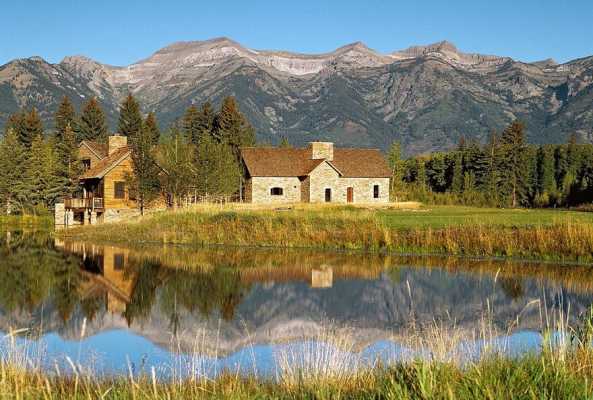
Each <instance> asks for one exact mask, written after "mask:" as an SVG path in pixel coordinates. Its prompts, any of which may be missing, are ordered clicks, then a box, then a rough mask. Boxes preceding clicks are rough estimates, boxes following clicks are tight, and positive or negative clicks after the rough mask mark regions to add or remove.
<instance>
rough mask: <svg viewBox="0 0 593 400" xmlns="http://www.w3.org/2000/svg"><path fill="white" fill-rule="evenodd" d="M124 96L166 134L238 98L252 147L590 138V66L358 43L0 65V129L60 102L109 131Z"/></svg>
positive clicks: (411, 147)
mask: <svg viewBox="0 0 593 400" xmlns="http://www.w3.org/2000/svg"><path fill="white" fill-rule="evenodd" d="M128 91H129V92H131V93H133V94H134V95H135V96H136V97H137V98H138V99H139V101H140V102H141V103H142V105H143V107H144V111H155V112H156V113H157V117H158V118H159V120H160V121H161V124H162V125H163V126H167V125H168V124H169V123H171V122H173V121H175V120H176V119H178V118H179V117H180V116H181V115H182V114H183V111H184V110H185V109H186V108H187V107H188V106H189V105H191V104H199V103H202V102H204V101H207V100H208V101H211V102H213V103H215V104H219V103H220V101H221V100H222V98H223V97H224V96H227V95H234V96H235V97H237V100H238V102H239V105H240V107H241V110H242V111H243V112H244V113H245V114H246V115H247V117H248V118H249V119H250V120H251V121H252V123H253V124H254V126H255V127H256V130H257V133H258V138H259V140H260V141H269V142H272V143H277V142H279V141H280V140H281V138H283V137H287V138H288V139H289V141H290V142H291V143H293V144H296V145H299V144H303V143H305V142H307V141H309V140H314V139H320V140H333V141H335V142H336V143H337V144H338V145H343V146H363V147H380V148H382V149H386V148H387V147H388V146H389V144H390V143H391V142H392V141H393V140H399V141H401V142H402V144H403V145H404V148H405V151H406V153H408V154H412V153H422V152H427V151H434V150H443V149H449V148H451V147H453V146H454V145H455V144H456V143H457V142H458V140H459V138H460V137H462V136H464V137H466V138H468V139H475V140H477V141H481V142H484V141H485V139H486V137H487V135H488V134H489V132H490V131H491V130H493V129H495V130H500V129H502V128H503V127H504V126H505V125H506V124H508V123H509V122H511V121H512V120H513V119H516V118H519V119H521V120H523V121H525V122H526V125H527V133H528V135H527V136H528V139H529V140H530V141H531V142H534V143H548V142H554V143H555V142H562V141H565V140H566V139H567V138H568V136H570V134H572V133H576V134H577V135H578V136H579V138H580V140H581V141H582V142H591V141H592V140H593V109H592V108H593V107H591V104H592V101H593V57H584V58H581V59H577V60H571V61H568V62H566V63H561V64H557V63H556V62H555V61H553V60H550V59H547V60H542V61H536V62H531V63H527V62H521V61H517V60H513V59H512V58H510V57H504V56H495V55H483V54H475V53H464V52H462V51H460V50H459V49H458V48H457V47H456V46H455V45H454V44H453V43H451V42H448V41H440V42H437V43H433V44H429V45H425V46H412V47H409V48H407V49H403V50H397V51H394V52H391V53H388V54H382V53H379V52H377V51H375V50H373V49H371V48H369V47H368V46H366V45H365V44H364V43H362V42H354V43H350V44H347V45H345V46H342V47H339V48H337V49H335V50H333V51H331V52H326V53H320V54H301V53H294V52H288V51H282V50H259V49H257V50H256V49H250V48H247V47H244V46H242V45H241V44H240V43H238V42H236V41H234V40H232V39H229V38H226V37H219V38H213V39H209V40H205V41H184V42H175V43H172V44H170V45H168V46H165V47H163V48H161V49H159V50H157V51H156V52H154V53H153V54H151V55H150V56H148V57H146V58H144V59H142V60H139V61H137V62H134V63H132V64H130V65H127V66H111V65H107V64H102V63H100V62H98V61H96V60H94V59H92V58H90V57H87V56H83V55H75V56H67V57H64V58H63V59H62V61H60V62H59V63H57V64H51V63H48V62H47V61H45V60H43V59H42V58H40V57H38V56H34V57H30V58H25V59H15V60H12V61H10V62H9V63H7V64H4V65H2V66H0V126H2V125H3V123H4V122H5V121H6V119H7V117H8V115H9V114H10V113H12V112H15V111H17V110H18V109H19V108H30V107H37V108H38V110H39V111H40V114H41V115H42V117H43V119H44V121H45V122H46V125H47V126H48V127H50V126H51V117H52V113H53V112H54V111H55V109H56V108H57V105H58V104H59V101H60V100H61V97H63V96H64V95H67V96H69V97H71V98H72V99H73V101H74V103H75V105H76V106H77V107H80V105H81V103H82V102H84V101H86V100H87V99H88V98H89V97H92V96H95V97H97V98H98V100H99V101H100V103H101V104H102V106H103V107H104V108H105V110H106V114H107V116H108V120H109V123H110V125H111V126H112V127H114V124H115V120H116V116H117V107H118V103H119V101H121V99H122V97H123V96H125V95H126V94H127V93H128Z"/></svg>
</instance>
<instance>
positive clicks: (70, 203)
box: [64, 197, 104, 211]
mask: <svg viewBox="0 0 593 400" xmlns="http://www.w3.org/2000/svg"><path fill="white" fill-rule="evenodd" d="M64 207H65V208H66V210H91V211H95V210H97V211H102V210H103V208H104V202H103V198H102V197H87V198H67V199H64Z"/></svg>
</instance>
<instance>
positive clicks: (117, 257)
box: [113, 253, 125, 271]
mask: <svg viewBox="0 0 593 400" xmlns="http://www.w3.org/2000/svg"><path fill="white" fill-rule="evenodd" d="M124 263H125V261H124V255H123V254H119V253H118V254H114V255H113V269H115V270H117V271H120V270H122V269H124Z"/></svg>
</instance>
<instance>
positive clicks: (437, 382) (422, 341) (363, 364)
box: [0, 307, 593, 399]
mask: <svg viewBox="0 0 593 400" xmlns="http://www.w3.org/2000/svg"><path fill="white" fill-rule="evenodd" d="M562 309H563V307H559V310H562ZM540 311H541V313H542V332H543V337H542V340H543V341H542V345H541V348H540V351H539V352H532V353H526V354H523V355H521V356H518V357H514V356H508V355H505V351H506V349H505V348H504V347H496V346H493V345H491V344H492V343H497V340H496V339H497V338H498V337H499V336H500V335H504V334H505V333H509V332H504V331H502V332H501V331H499V330H497V329H496V328H495V327H494V325H493V323H492V322H491V321H490V320H489V319H488V312H486V313H485V315H484V318H483V323H482V324H481V325H479V326H477V327H476V329H475V330H474V331H472V332H463V331H461V330H459V329H457V328H456V327H455V326H452V327H448V326H446V324H441V323H439V322H436V321H435V323H434V324H431V325H429V326H425V327H414V328H413V329H414V332H415V333H414V332H412V333H411V334H410V335H409V340H408V341H407V342H406V346H407V347H408V348H409V349H410V351H409V353H408V354H407V356H406V357H404V358H401V357H400V358H399V359H396V358H393V360H391V361H390V358H389V357H383V358H382V359H381V360H377V359H367V358H364V357H363V356H362V353H361V352H360V351H358V352H357V350H356V348H355V346H354V340H355V337H354V335H355V334H356V332H355V331H339V332H338V331H336V330H332V329H331V328H322V329H320V331H319V334H318V335H317V336H316V337H315V338H314V340H310V341H302V342H296V343H294V344H290V345H283V346H280V347H279V350H278V351H277V353H276V359H277V360H278V368H277V370H276V372H275V374H274V375H273V376H269V377H257V376H255V375H250V374H247V375H244V374H241V373H239V372H238V371H231V370H226V371H218V372H217V373H216V375H215V376H211V375H209V372H208V370H207V368H204V366H203V365H202V364H200V363H199V362H195V361H190V362H189V364H183V365H180V366H178V368H180V370H179V373H173V374H171V375H170V376H169V377H167V378H162V377H160V376H158V373H157V370H156V369H155V368H154V367H150V368H149V369H148V370H147V371H145V373H142V374H136V373H133V372H132V371H131V370H130V373H129V374H128V375H127V376H120V377H108V376H101V375H98V374H97V373H95V372H93V369H92V366H81V365H78V364H77V363H76V362H74V361H72V360H70V359H67V360H66V361H67V362H66V363H65V366H64V367H62V368H54V369H53V370H52V369H50V370H49V371H48V370H47V369H44V368H43V365H42V362H41V360H42V354H40V353H37V352H35V351H33V352H31V351H28V349H26V348H25V349H23V348H22V347H21V346H18V345H16V344H15V343H16V341H15V337H16V334H17V333H18V332H12V333H9V334H8V335H7V336H6V337H4V338H3V341H5V342H8V344H9V346H3V347H4V348H7V351H4V352H3V353H2V360H1V361H0V398H16V399H97V398H102V399H198V398H229V399H231V398H232V399H237V398H264V399H267V398H270V399H271V398H286V399H292V398H332V399H334V398H335V399H340V398H362V397H364V398H368V397H371V398H394V399H466V398H471V399H512V398H535V399H560V398H583V399H584V398H591V396H593V386H592V384H591V382H592V379H593V349H592V348H591V341H590V338H591V335H590V332H591V329H590V327H591V326H592V325H591V323H592V319H593V314H591V313H589V314H587V315H585V316H583V318H584V320H583V321H581V323H580V324H579V325H578V326H576V327H574V328H573V327H570V326H569V325H568V323H567V321H568V320H569V318H568V316H567V315H566V314H564V313H563V312H562V311H550V310H545V309H542V310H540ZM510 328H511V327H509V329H510ZM583 329H584V330H583ZM546 332H550V333H549V334H548V333H546ZM196 343H198V347H199V343H200V340H199V339H198V340H197V342H196ZM463 343H469V344H466V345H465V346H463ZM476 348H479V349H481V352H480V353H479V355H478V356H476V357H472V356H471V354H473V352H474V350H475V349H476Z"/></svg>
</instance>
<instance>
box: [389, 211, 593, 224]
mask: <svg viewBox="0 0 593 400" xmlns="http://www.w3.org/2000/svg"><path fill="white" fill-rule="evenodd" d="M378 215H379V218H380V219H381V220H382V221H383V222H384V223H385V224H386V225H387V226H388V227H390V228H396V229H406V228H443V227H446V226H463V225H476V224H481V225H494V226H516V227H526V226H537V225H539V226H541V225H552V224H554V223H561V222H566V221H574V222H584V223H591V224H593V213H587V212H577V211H564V210H552V209H541V210H540V209H529V210H528V209H499V208H478V207H462V206H425V207H423V208H421V209H419V210H416V211H410V210H405V211H399V210H385V211H379V212H378Z"/></svg>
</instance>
